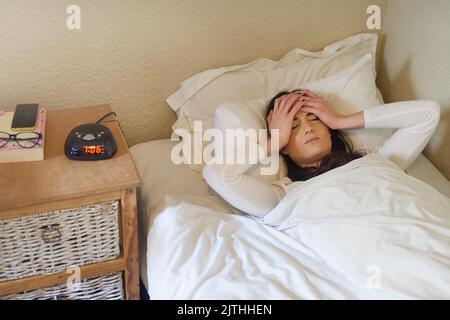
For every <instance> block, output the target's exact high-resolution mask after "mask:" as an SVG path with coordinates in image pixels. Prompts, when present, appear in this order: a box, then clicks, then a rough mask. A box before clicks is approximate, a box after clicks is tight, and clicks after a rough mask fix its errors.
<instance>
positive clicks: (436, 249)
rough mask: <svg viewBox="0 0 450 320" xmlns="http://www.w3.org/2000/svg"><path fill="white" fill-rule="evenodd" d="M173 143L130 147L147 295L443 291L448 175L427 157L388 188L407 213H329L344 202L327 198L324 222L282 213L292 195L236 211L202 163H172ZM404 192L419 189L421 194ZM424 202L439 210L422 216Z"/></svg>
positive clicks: (446, 286)
mask: <svg viewBox="0 0 450 320" xmlns="http://www.w3.org/2000/svg"><path fill="white" fill-rule="evenodd" d="M176 143H177V142H174V141H171V140H169V139H165V140H156V141H151V142H146V143H142V144H138V145H135V146H133V147H132V148H131V149H130V151H131V153H132V155H133V158H134V160H135V162H136V165H137V168H138V171H139V173H140V175H141V178H142V186H141V189H140V195H139V199H138V211H139V246H140V252H139V253H140V276H141V279H142V282H143V283H144V285H145V287H146V289H147V290H148V292H149V295H150V298H151V299H386V298H389V299H405V298H406V299H421V298H425V299H430V298H438V299H449V298H450V271H449V270H450V244H449V239H450V226H449V223H450V222H449V215H450V212H448V208H449V207H450V204H449V198H448V197H450V183H449V181H448V180H447V179H446V178H445V177H444V176H443V175H442V174H441V173H440V172H439V171H438V170H437V169H436V168H435V167H434V166H433V165H432V164H431V162H430V161H429V160H428V159H427V158H426V157H425V156H423V155H420V156H419V157H418V158H417V160H416V161H415V162H414V163H413V164H412V165H411V166H410V167H408V168H407V170H406V173H407V174H408V178H405V180H404V183H402V185H400V186H398V188H401V189H399V190H396V189H392V190H393V192H394V193H395V192H396V191H398V195H395V194H394V195H391V196H392V197H393V198H394V200H395V201H398V202H399V204H400V206H402V207H407V208H408V210H407V212H408V215H409V216H402V214H403V213H402V212H400V211H398V212H397V211H395V210H392V212H396V214H395V215H396V216H395V217H393V215H394V214H393V215H392V216H390V217H388V216H387V215H386V214H381V217H380V215H372V214H367V213H364V214H361V215H359V216H358V215H350V216H345V217H344V216H339V217H336V216H330V214H333V213H334V212H336V211H339V210H341V211H342V210H345V209H346V208H344V209H339V208H331V209H332V210H331V209H330V208H329V207H325V206H323V207H321V210H320V213H319V218H320V219H322V220H321V221H319V220H311V219H310V217H309V216H308V214H306V215H304V216H302V217H295V216H293V215H292V214H287V215H285V213H286V212H289V211H290V212H291V213H292V212H293V211H292V210H288V209H287V208H288V207H289V206H290V205H291V204H292V203H299V202H301V201H302V200H301V199H300V198H297V199H291V200H295V201H294V202H291V203H288V202H286V203H285V204H283V205H284V209H283V210H282V209H279V210H278V211H277V210H274V211H277V212H275V213H274V214H273V215H272V216H271V217H270V219H269V220H268V221H269V222H270V221H271V223H261V221H258V220H255V219H253V218H251V217H250V216H245V215H242V214H239V213H238V212H236V211H235V210H234V209H233V208H232V207H230V206H229V205H228V204H227V203H226V202H225V201H223V200H222V199H221V197H220V196H218V195H217V194H215V193H214V192H213V191H212V190H211V189H210V188H209V187H208V185H207V184H206V182H205V181H204V180H203V179H202V176H201V174H200V173H199V172H196V171H194V170H192V168H191V167H189V166H188V165H174V164H173V163H172V162H171V161H170V155H171V150H172V147H173V146H174V145H175V144H176ZM374 161H375V162H376V161H377V159H374ZM395 174H399V173H395ZM384 178H386V177H384ZM387 178H388V177H387ZM402 179H403V178H402ZM384 181H386V179H385V180H384ZM390 190H391V189H390ZM342 192H344V191H342ZM345 192H348V193H347V194H344V196H347V195H348V196H350V195H351V193H353V192H358V190H350V191H345ZM360 192H363V191H361V190H360ZM411 192H417V193H418V194H421V197H422V198H421V200H420V201H419V202H418V203H414V202H413V201H409V200H410V199H412V198H408V193H411ZM387 198H389V195H387V194H384V195H381V198H378V199H377V198H372V199H371V201H375V202H378V201H379V199H387ZM394 200H393V201H394ZM314 201H317V199H315V198H309V200H308V201H307V203H313V202H314ZM344 202H345V201H344ZM393 203H394V202H393ZM283 205H281V206H278V207H283ZM421 206H422V207H427V206H428V207H429V210H428V209H427V210H428V211H426V212H434V213H436V214H435V215H428V216H424V215H420V214H419V210H416V209H417V208H419V207H421ZM433 206H434V207H433ZM347 208H348V207H347ZM353 208H355V207H353ZM393 208H394V207H393ZM327 210H328V211H329V212H328V211H327ZM330 210H331V211H330ZM313 211H314V210H312V211H311V212H313ZM405 211H406V210H405ZM422 212H424V211H422ZM314 214H316V212H314ZM327 214H328V215H327ZM316 218H317V217H315V218H314V219H316ZM392 219H394V220H392ZM276 220H279V221H282V222H279V223H277V222H276ZM299 221H300V222H299ZM393 222H394V223H393ZM289 223H291V225H289ZM405 223H406V224H407V226H406V224H405ZM271 224H272V225H271ZM274 226H276V227H274ZM355 239H358V241H355Z"/></svg>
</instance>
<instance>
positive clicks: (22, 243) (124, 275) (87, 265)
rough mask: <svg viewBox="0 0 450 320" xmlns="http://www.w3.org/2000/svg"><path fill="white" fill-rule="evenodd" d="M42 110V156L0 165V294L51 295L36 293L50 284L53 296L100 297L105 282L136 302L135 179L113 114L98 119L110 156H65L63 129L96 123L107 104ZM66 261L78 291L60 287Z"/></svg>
mask: <svg viewBox="0 0 450 320" xmlns="http://www.w3.org/2000/svg"><path fill="white" fill-rule="evenodd" d="M47 111H48V113H47V128H46V134H45V136H46V137H45V139H46V141H45V155H44V157H45V159H44V160H43V161H34V162H21V163H5V164H0V230H1V227H2V225H3V232H4V234H1V233H0V246H2V248H0V299H1V297H2V296H3V297H5V296H10V295H16V294H19V295H18V296H17V297H19V298H21V297H25V298H27V297H28V298H30V297H32V298H45V297H47V298H48V297H50V298H51V297H52V293H51V294H50V296H42V295H45V294H48V292H51V290H53V289H52V288H59V289H58V290H60V291H55V292H60V295H58V294H57V293H53V297H54V298H57V299H58V298H61V299H71V298H81V299H89V298H93V299H95V298H100V299H105V298H109V296H108V295H102V293H99V292H102V290H103V291H105V294H107V291H109V292H111V290H112V289H111V288H109V287H106V286H115V290H116V291H117V292H116V293H115V298H122V297H123V298H126V299H139V268H138V244H137V239H138V238H137V230H138V229H137V217H136V188H137V186H138V185H139V183H140V180H139V175H138V173H137V170H136V167H135V165H134V162H133V160H132V158H131V155H130V153H129V151H128V147H127V145H126V143H125V140H124V137H123V135H122V132H121V130H120V128H119V125H118V123H117V122H116V121H110V122H108V121H107V120H111V119H114V117H113V116H110V117H108V118H107V119H105V122H102V124H104V125H106V126H107V127H109V128H110V129H111V132H112V134H113V135H114V137H115V139H116V142H117V152H116V154H115V155H114V157H113V158H111V159H108V160H100V161H72V160H69V159H67V158H66V156H65V155H64V142H65V139H66V137H67V135H68V133H69V132H70V130H71V129H73V128H74V127H76V126H78V125H80V124H84V123H94V122H96V121H97V120H98V119H100V118H101V117H102V116H103V115H105V114H106V113H108V112H110V111H111V107H110V106H109V105H99V106H92V107H82V108H69V109H49V110H47ZM6 226H7V227H6ZM16 228H17V229H18V230H20V228H23V229H22V231H17V230H15V229H16ZM0 232H1V231H0ZM14 232H16V233H14ZM5 234H6V235H5ZM9 237H10V238H9ZM49 257H55V261H52V259H53V258H52V259H49ZM57 259H58V261H56V260H57ZM74 261H75V262H74ZM77 263H79V264H77ZM68 264H70V266H69V265H68ZM73 264H75V267H76V268H78V267H79V268H78V271H79V275H80V278H81V281H82V282H83V285H82V287H81V288H82V289H78V290H86V292H83V291H81V292H78V293H74V294H72V291H73V290H72V289H70V290H72V291H70V290H69V291H67V290H68V289H67V288H66V287H68V286H67V285H66V283H69V281H71V279H72V280H73V277H74V275H75V274H76V272H74V271H73V267H74V266H73ZM71 277H72V278H71ZM102 286H103V287H102ZM83 288H84V289H83ZM46 290H47V293H45V292H44V291H46ZM55 290H56V289H55ZM87 290H91V291H90V292H95V294H94V293H92V295H91V293H87ZM121 290H122V292H120V291H121ZM42 292H44V293H42ZM26 294H29V295H28V296H27V295H26Z"/></svg>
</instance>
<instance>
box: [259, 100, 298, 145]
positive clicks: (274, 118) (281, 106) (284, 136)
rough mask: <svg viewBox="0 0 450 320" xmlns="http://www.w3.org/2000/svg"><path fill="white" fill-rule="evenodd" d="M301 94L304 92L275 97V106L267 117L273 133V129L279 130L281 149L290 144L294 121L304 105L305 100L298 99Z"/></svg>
mask: <svg viewBox="0 0 450 320" xmlns="http://www.w3.org/2000/svg"><path fill="white" fill-rule="evenodd" d="M301 96H302V93H300V92H294V93H290V94H286V95H284V96H281V97H279V98H277V99H275V104H274V108H273V109H272V110H271V111H270V113H269V116H268V117H267V122H268V124H269V130H270V133H271V135H272V130H275V129H278V130H279V146H278V147H279V149H280V150H281V149H282V148H283V147H285V146H286V145H287V144H288V142H289V138H290V137H291V131H292V122H293V120H294V117H295V115H296V114H297V112H298V111H299V110H300V108H301V107H302V105H303V102H301V101H300V100H298V99H299V98H300V97H301ZM297 100H298V101H297Z"/></svg>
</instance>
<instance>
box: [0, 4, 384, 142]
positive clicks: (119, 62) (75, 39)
mask: <svg viewBox="0 0 450 320" xmlns="http://www.w3.org/2000/svg"><path fill="white" fill-rule="evenodd" d="M72 3H76V4H78V5H79V6H80V7H81V11H82V12H81V14H82V29H81V30H80V31H69V30H67V29H66V27H65V20H66V18H67V16H68V15H67V14H66V8H67V6H68V5H70V4H72ZM370 4H378V5H380V6H381V8H383V6H384V0H314V1H311V0H277V1H274V0H76V1H74V0H70V1H65V0H0V8H1V9H0V46H1V47H0V59H1V60H0V61H1V65H0V106H2V107H11V106H14V105H15V104H17V103H19V102H25V101H38V102H40V103H41V104H43V105H46V106H48V107H53V106H80V105H91V104H99V103H110V104H111V105H112V107H113V109H114V110H115V111H117V113H118V115H119V118H120V120H121V122H122V128H123V129H124V131H125V135H126V138H127V140H128V143H129V144H130V145H132V144H136V143H139V142H143V141H147V140H152V139H158V138H167V137H170V133H171V130H170V126H171V125H172V123H173V122H174V121H175V114H174V113H173V112H172V111H171V110H170V109H169V107H168V106H167V104H166V103H165V98H166V97H167V96H168V95H169V94H171V93H172V92H173V91H175V90H176V89H177V88H178V85H179V83H180V82H181V81H182V80H184V79H186V78H187V77H189V76H191V75H192V74H194V73H197V72H199V71H202V70H205V69H208V68H213V67H219V66H224V65H233V64H241V63H245V62H248V61H250V60H253V59H256V58H259V57H266V58H272V59H278V58H280V57H281V56H282V55H283V54H285V53H286V52H288V51H289V50H291V49H292V48H295V47H301V48H306V49H309V50H318V49H321V48H322V47H323V46H324V45H326V44H328V43H330V42H334V41H336V40H339V39H342V38H344V37H346V36H349V35H351V34H355V33H359V32H366V31H367V29H366V18H367V14H366V8H367V6H368V5H370Z"/></svg>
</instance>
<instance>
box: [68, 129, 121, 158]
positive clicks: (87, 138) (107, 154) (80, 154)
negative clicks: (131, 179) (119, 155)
mask: <svg viewBox="0 0 450 320" xmlns="http://www.w3.org/2000/svg"><path fill="white" fill-rule="evenodd" d="M116 150H117V145H116V141H115V139H114V136H113V135H112V133H111V131H110V130H109V129H108V128H107V127H105V126H104V125H102V124H99V123H98V124H94V123H89V124H83V125H81V126H78V127H75V128H73V129H72V131H70V133H69V135H68V136H67V139H66V144H65V146H64V152H65V154H66V156H67V157H68V158H69V159H72V160H102V159H109V158H111V157H112V156H113V155H114V153H116Z"/></svg>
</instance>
